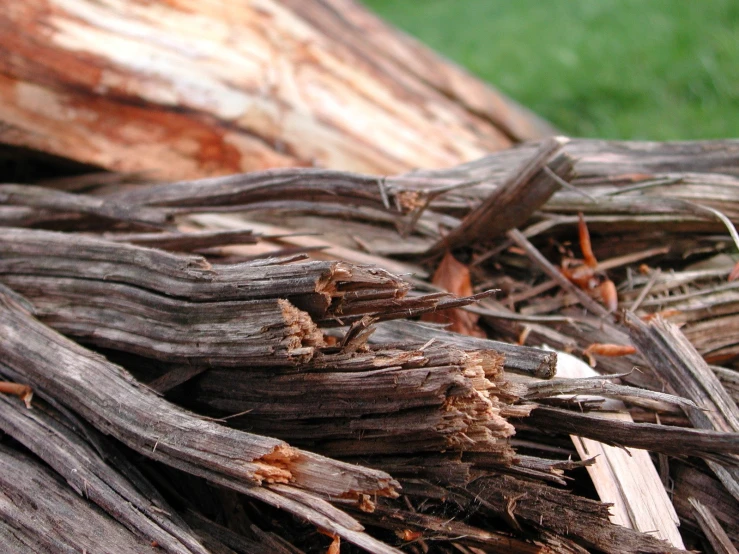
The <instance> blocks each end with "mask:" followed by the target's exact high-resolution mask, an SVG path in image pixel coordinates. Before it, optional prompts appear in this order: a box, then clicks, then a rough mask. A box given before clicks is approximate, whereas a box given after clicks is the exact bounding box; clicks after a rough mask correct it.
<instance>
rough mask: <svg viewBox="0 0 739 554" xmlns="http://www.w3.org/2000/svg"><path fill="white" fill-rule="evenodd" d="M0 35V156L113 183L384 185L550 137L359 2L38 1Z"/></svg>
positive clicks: (12, 15) (9, 19) (0, 22)
mask: <svg viewBox="0 0 739 554" xmlns="http://www.w3.org/2000/svg"><path fill="white" fill-rule="evenodd" d="M112 21H115V23H114V24H111V22H112ZM0 28H2V29H4V32H3V33H2V38H1V39H0V60H1V61H0V98H2V102H0V105H2V109H0V122H2V126H1V127H0V128H1V130H0V142H3V143H7V144H13V145H17V146H23V147H27V148H33V149H36V150H39V151H43V152H49V153H53V154H57V155H62V156H66V157H67V158H72V159H76V160H78V161H81V162H84V163H87V164H94V165H97V166H100V167H104V168H106V169H111V170H116V171H138V170H149V171H151V172H153V173H154V174H156V176H157V177H160V178H192V177H196V176H206V175H217V174H224V173H233V172H238V171H246V170H254V169H263V168H267V167H278V166H306V165H313V164H318V165H322V166H327V167H333V168H337V169H346V170H361V171H366V172H369V173H389V172H397V171H403V170H408V169H411V168H413V167H439V166H448V165H453V164H456V163H460V162H462V161H467V160H470V159H473V158H476V157H479V156H481V155H482V154H484V153H486V152H488V151H491V150H497V149H500V148H504V147H507V146H509V145H511V144H512V143H513V142H515V141H520V140H525V139H532V138H538V137H541V136H544V135H547V134H550V133H551V131H552V128H551V127H550V126H549V125H547V124H546V123H544V122H543V121H542V120H540V119H538V118H537V117H536V116H534V115H533V114H531V113H529V112H528V111H526V110H525V109H523V108H521V107H520V106H518V105H517V104H515V103H514V102H512V101H510V100H508V99H506V98H505V97H503V96H502V95H501V94H500V93H498V92H496V91H494V90H493V89H491V88H490V87H488V86H486V85H484V84H482V83H481V82H480V81H479V80H477V79H475V78H473V77H471V76H470V75H469V74H467V73H466V72H464V71H463V70H462V69H461V68H459V67H457V66H454V65H453V64H451V63H449V62H448V61H445V60H443V59H441V58H440V57H439V56H437V55H435V54H433V53H432V52H431V51H429V50H428V49H427V48H425V47H423V46H421V45H420V44H418V43H417V42H415V41H413V40H412V39H410V38H409V37H407V36H405V35H402V34H401V33H399V32H398V31H396V30H394V29H392V28H390V27H388V26H387V25H386V24H384V23H383V22H381V21H380V20H379V19H377V18H375V17H373V16H372V15H371V14H370V13H369V12H367V11H366V10H365V9H364V8H362V7H361V6H360V5H358V4H357V3H355V2H352V1H350V0H311V1H304V2H295V1H290V0H268V1H264V2H260V3H259V4H258V5H251V4H244V5H238V6H234V5H233V4H231V3H229V2H226V1H220V2H216V3H214V4H208V5H204V4H201V3H192V2H190V3H185V4H167V5H164V6H162V5H157V6H154V5H150V4H148V3H146V2H135V3H133V4H128V3H111V4H105V5H103V4H99V3H96V2H92V1H87V0H83V1H79V2H72V3H69V2H61V1H58V0H33V1H30V2H26V3H25V4H24V6H23V9H18V10H15V9H14V10H2V12H0Z"/></svg>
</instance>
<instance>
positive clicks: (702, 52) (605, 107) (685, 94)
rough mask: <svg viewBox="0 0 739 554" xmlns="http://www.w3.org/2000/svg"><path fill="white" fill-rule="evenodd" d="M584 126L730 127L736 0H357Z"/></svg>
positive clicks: (606, 133) (672, 131) (736, 66)
mask: <svg viewBox="0 0 739 554" xmlns="http://www.w3.org/2000/svg"><path fill="white" fill-rule="evenodd" d="M364 1H365V3H366V4H367V5H368V6H369V7H370V8H371V9H373V10H374V11H375V12H377V13H378V14H379V15H380V16H381V17H383V18H384V19H386V20H387V21H390V22H391V23H394V24H395V25H397V26H398V27H401V28H402V29H404V30H406V31H407V32H409V33H410V34H412V35H415V36H416V37H418V38H419V39H420V40H421V41H423V42H424V43H426V44H427V45H429V46H430V47H431V48H433V49H435V50H437V51H438V52H440V53H442V54H444V55H445V56H447V57H448V58H451V59H452V60H454V61H456V62H457V63H460V64H461V65H463V66H465V67H467V68H468V69H469V70H470V71H472V72H473V73H475V74H477V75H478V76H479V77H481V78H483V79H485V80H487V81H488V82H490V83H492V84H493V85H494V86H496V87H497V88H498V89H499V90H501V91H503V92H504V93H506V94H508V95H509V96H511V97H513V98H515V99H516V100H518V101H519V102H521V103H522V104H524V105H526V106H527V107H529V108H531V109H532V110H534V111H535V112H537V113H539V114H540V115H542V116H543V117H545V118H547V119H549V120H550V121H551V122H552V123H554V124H555V125H557V126H558V127H559V128H560V129H561V130H562V131H563V132H565V133H568V134H571V135H576V136H588V137H601V138H620V139H652V140H679V139H702V138H720V137H738V136H739V1H737V0H552V1H551V2H547V1H542V0H515V1H513V0H416V1H413V0H364Z"/></svg>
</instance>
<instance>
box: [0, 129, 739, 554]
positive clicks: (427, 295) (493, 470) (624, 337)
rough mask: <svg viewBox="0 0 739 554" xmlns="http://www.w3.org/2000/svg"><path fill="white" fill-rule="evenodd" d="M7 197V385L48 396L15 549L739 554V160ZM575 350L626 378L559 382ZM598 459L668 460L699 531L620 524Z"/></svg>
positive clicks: (5, 485) (3, 271)
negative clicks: (619, 453)
mask: <svg viewBox="0 0 739 554" xmlns="http://www.w3.org/2000/svg"><path fill="white" fill-rule="evenodd" d="M0 201H1V202H2V206H1V207H0V208H1V209H0V336H2V337H3V339H2V341H1V342H0V373H1V374H2V378H3V379H4V380H5V381H7V382H8V383H11V384H13V383H14V384H18V385H21V387H20V388H19V387H15V388H14V387H13V386H6V388H7V389H8V390H7V391H6V392H10V393H14V394H16V395H18V396H22V397H24V398H25V399H26V400H29V391H28V389H27V388H23V387H24V386H26V385H28V386H30V387H31V389H32V391H33V398H32V400H30V402H31V404H32V409H30V410H29V409H27V408H26V406H25V405H24V403H23V401H22V400H21V399H20V398H16V397H15V396H11V395H0V428H1V429H2V430H3V432H4V433H6V435H7V436H6V438H4V439H3V441H2V443H0V464H2V466H3V471H1V472H0V512H1V513H2V516H3V517H2V518H0V527H2V532H0V536H1V537H2V539H1V540H2V542H3V544H4V545H5V547H6V551H24V549H35V550H38V551H51V550H54V549H55V545H59V544H66V545H69V547H71V548H73V549H76V550H77V551H84V550H87V551H90V552H93V551H101V550H110V549H111V545H115V547H114V550H115V551H116V552H148V551H151V552H154V551H159V550H162V549H163V550H164V551H167V552H177V553H184V552H192V553H194V552H219V553H220V552H224V553H230V552H265V553H266V552H285V553H296V552H315V551H326V550H328V551H329V552H338V551H339V550H338V549H339V548H341V549H342V550H341V551H342V552H343V551H347V552H349V551H353V550H352V549H355V548H357V547H358V548H360V549H364V550H366V551H369V552H380V553H390V552H400V551H406V552H414V553H416V552H463V553H469V552H473V553H478V552H514V553H534V552H542V553H545V552H568V553H582V552H588V551H601V552H609V553H611V552H612V553H623V552H655V553H656V552H681V551H683V544H685V545H687V546H688V547H697V548H713V549H714V550H715V551H716V552H730V551H731V550H730V548H732V547H731V542H732V541H733V542H734V544H736V543H737V541H738V540H739V528H738V527H737V525H736V522H737V521H739V507H738V506H739V504H738V503H737V502H738V501H739V457H738V455H739V410H737V406H736V401H737V397H738V396H739V386H737V383H738V382H739V379H738V378H737V370H738V369H739V340H737V338H736V337H737V336H739V335H738V334H737V333H736V332H734V330H735V329H736V327H737V325H738V324H739V323H737V322H739V281H736V280H733V278H734V277H736V270H735V269H734V268H735V263H736V259H735V258H736V256H735V252H736V245H737V243H739V236H737V234H736V230H735V228H734V225H735V224H737V223H738V222H739V143H737V142H733V141H722V142H713V143H676V144H652V143H613V142H603V141H590V140H572V141H569V140H567V139H563V138H553V139H546V140H543V141H541V142H538V143H528V144H524V145H521V146H519V147H516V148H512V149H510V150H505V151H502V152H500V153H496V154H491V155H489V156H487V157H485V158H482V159H480V160H478V161H475V162H471V163H468V164H464V165H461V166H457V167H454V168H452V169H446V170H434V171H414V172H411V173H405V174H401V175H397V176H388V177H384V178H378V177H375V176H368V175H361V174H354V173H346V172H340V171H329V170H323V169H305V168H302V169H277V170H267V171H263V172H256V173H248V174H243V175H233V176H229V177H216V178H210V179H206V180H197V181H183V182H174V183H164V184H150V183H146V182H144V181H142V180H141V178H140V176H136V175H127V174H106V175H98V176H95V175H84V176H79V177H72V178H65V179H57V180H49V181H46V182H44V183H38V184H36V185H28V184H26V185H18V184H10V183H8V184H3V185H0ZM442 260H445V262H442ZM440 263H445V264H447V265H446V269H445V270H444V271H436V270H437V268H438V267H439V265H440ZM444 274H446V277H444ZM460 276H461V277H460ZM455 283H456V284H455ZM452 293H454V294H452ZM614 308H615V309H614ZM419 318H420V319H421V320H420V321H419ZM447 323H449V324H450V325H451V327H452V328H454V329H456V330H461V331H464V332H465V333H466V335H462V334H457V333H453V332H451V331H449V330H448V329H446V328H445V324H447ZM472 335H475V336H472ZM486 337H487V338H486ZM491 339H496V340H491ZM545 344H546V345H548V346H549V347H552V348H555V349H558V350H560V351H563V352H569V353H571V354H574V355H575V356H576V357H579V358H581V360H583V361H588V362H590V363H591V365H594V366H595V367H596V369H597V370H598V371H599V372H602V373H606V374H610V375H608V376H605V377H598V376H589V377H581V378H573V379H567V378H560V377H555V368H556V365H557V357H558V356H557V354H556V353H555V352H553V351H550V350H543V349H539V348H535V347H541V346H542V345H545ZM564 357H565V355H564V354H562V355H560V358H564ZM635 368H636V369H635ZM553 377H554V378H553ZM605 398H615V399H618V400H619V401H622V402H623V403H621V404H617V405H614V404H612V403H611V402H612V401H611V400H607V401H606V400H604V399H605ZM614 406H616V407H615V408H614ZM614 411H615V412H618V413H619V416H618V417H616V419H614V418H613V417H606V416H607V415H608V414H611V415H612V414H613V413H614ZM570 435H572V436H577V437H584V438H585V439H588V440H590V441H592V442H591V443H585V442H578V440H579V439H577V440H576V439H571V438H570ZM573 440H575V443H574V444H573V442H572V441H573ZM595 443H597V444H600V443H605V444H611V445H618V446H622V447H633V448H638V449H645V450H648V451H649V452H651V453H652V454H653V460H654V461H655V462H656V467H657V470H658V472H657V471H654V475H655V476H657V475H659V477H661V479H662V480H663V483H664V486H662V485H659V483H658V488H659V489H660V492H659V494H660V495H662V496H664V498H665V502H666V504H667V505H669V499H668V497H667V495H666V494H665V489H668V490H669V491H670V493H671V498H672V502H673V504H674V507H675V510H676V512H674V511H673V512H670V513H671V514H672V515H670V514H668V515H667V516H666V517H667V519H668V520H669V519H670V518H671V517H672V518H674V519H675V520H679V523H680V524H681V530H682V537H681V536H680V535H679V534H677V531H675V533H674V536H671V535H670V533H669V531H665V530H663V529H659V530H658V533H656V536H655V534H650V533H648V532H647V531H653V530H654V529H653V528H644V527H643V526H640V525H641V523H640V521H630V522H624V521H621V522H620V523H621V524H619V525H617V524H615V523H613V522H612V521H611V519H610V518H609V509H608V506H607V505H606V504H604V503H602V502H600V501H599V500H597V499H596V498H597V495H596V493H595V491H594V490H593V488H592V484H591V482H590V479H589V477H588V475H587V473H586V469H585V468H586V466H589V467H587V469H589V470H591V471H592V470H593V464H594V463H595V464H597V463H598V462H597V460H595V459H594V458H593V457H592V456H590V455H587V454H583V452H581V451H580V450H579V448H580V447H582V445H583V444H591V445H592V444H595ZM575 445H580V446H578V452H580V454H581V455H582V456H578V454H577V452H576V449H575ZM645 456H646V455H645ZM640 459H642V460H646V465H650V466H651V462H650V461H649V458H648V456H647V457H645V458H640ZM591 475H594V474H593V473H591ZM594 479H595V478H594ZM615 482H618V479H616V481H615ZM600 485H603V483H602V482H595V488H596V489H597V490H598V493H599V494H600V493H601V489H600V488H599V486H600ZM632 500H633V499H628V498H627V499H625V502H626V503H627V504H628V503H629V502H631V501H632ZM19 507H20V508H21V509H18V508H19ZM617 508H618V506H617V507H616V508H614V509H617ZM670 510H672V508H670ZM627 511H628V510H627ZM668 511H669V510H668ZM60 514H63V515H60ZM627 517H628V516H627ZM636 519H637V520H638V517H636ZM629 526H631V527H632V528H628V527H629ZM668 527H669V526H668ZM673 528H674V524H673ZM661 539H668V540H670V541H671V543H672V544H669V543H668V542H664V541H663V540H661ZM727 541H728V542H727ZM340 544H341V546H339V545H340ZM722 545H723V546H722ZM721 548H724V550H721Z"/></svg>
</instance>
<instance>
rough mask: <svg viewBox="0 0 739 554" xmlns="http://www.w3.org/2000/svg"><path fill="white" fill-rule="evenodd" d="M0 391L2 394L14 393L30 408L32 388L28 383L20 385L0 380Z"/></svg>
mask: <svg viewBox="0 0 739 554" xmlns="http://www.w3.org/2000/svg"><path fill="white" fill-rule="evenodd" d="M0 393H3V394H14V395H15V396H17V397H18V398H20V399H21V400H23V402H24V403H25V405H26V408H28V409H29V410H30V409H31V399H33V389H32V388H31V387H29V386H28V385H21V384H20V383H11V382H9V381H0Z"/></svg>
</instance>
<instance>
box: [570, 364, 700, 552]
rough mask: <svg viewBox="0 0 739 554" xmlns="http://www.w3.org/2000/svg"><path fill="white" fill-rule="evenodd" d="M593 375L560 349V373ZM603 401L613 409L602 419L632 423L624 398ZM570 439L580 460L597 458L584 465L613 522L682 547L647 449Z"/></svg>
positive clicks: (674, 516) (594, 372)
mask: <svg viewBox="0 0 739 554" xmlns="http://www.w3.org/2000/svg"><path fill="white" fill-rule="evenodd" d="M597 375H598V373H597V372H596V371H595V370H594V369H592V368H591V367H590V366H588V364H586V363H584V362H582V361H581V360H579V359H577V358H575V357H574V356H571V355H569V354H565V353H563V352H559V353H558V355H557V376H558V377H566V378H582V377H594V376H597ZM588 398H590V397H588ZM606 405H607V407H608V408H609V409H611V410H614V411H613V412H610V413H606V414H603V417H607V418H611V419H618V420H622V421H632V419H631V416H630V415H629V413H628V412H627V411H626V406H625V405H624V404H623V403H622V402H620V401H617V400H607V401H606ZM619 410H620V411H619ZM571 437H572V442H573V444H574V445H575V448H576V449H577V453H578V454H579V455H580V457H581V458H582V459H583V460H585V459H588V458H595V463H594V464H592V465H590V466H588V467H587V470H588V474H589V475H590V478H591V479H592V481H593V485H594V486H595V489H596V491H597V492H598V496H599V497H600V499H601V500H602V501H603V502H607V503H611V504H613V507H612V508H611V517H610V519H611V521H612V522H613V523H615V524H617V525H622V526H623V527H628V528H629V529H636V530H637V531H641V532H644V533H650V534H653V535H654V536H655V537H657V538H660V539H662V540H665V541H668V542H669V543H670V544H672V545H673V546H675V547H678V548H685V546H684V545H683V541H682V537H681V536H680V531H679V530H678V525H679V524H680V520H679V518H678V516H677V513H676V512H675V508H674V507H673V505H672V502H671V501H670V498H669V497H668V496H667V492H666V491H665V488H664V485H663V484H662V481H661V480H660V477H659V474H658V473H657V469H656V468H655V467H654V464H653V463H652V459H651V458H650V457H649V453H648V452H647V451H646V450H640V449H637V448H619V447H615V446H609V445H607V444H603V443H602V442H598V441H594V440H591V439H586V438H583V437H578V436H576V435H571Z"/></svg>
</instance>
